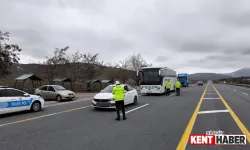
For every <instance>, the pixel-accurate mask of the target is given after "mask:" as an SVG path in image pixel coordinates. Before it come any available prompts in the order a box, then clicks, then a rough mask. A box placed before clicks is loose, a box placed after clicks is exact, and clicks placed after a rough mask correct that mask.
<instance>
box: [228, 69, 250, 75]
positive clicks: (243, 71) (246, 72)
mask: <svg viewBox="0 0 250 150" xmlns="http://www.w3.org/2000/svg"><path fill="white" fill-rule="evenodd" d="M225 75H229V76H232V77H249V76H250V68H242V69H240V70H237V71H234V72H231V73H226V74H225Z"/></svg>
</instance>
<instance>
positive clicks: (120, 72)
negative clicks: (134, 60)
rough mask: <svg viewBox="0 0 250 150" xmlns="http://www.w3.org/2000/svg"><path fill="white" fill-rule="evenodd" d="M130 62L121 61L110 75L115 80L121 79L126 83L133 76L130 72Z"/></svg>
mask: <svg viewBox="0 0 250 150" xmlns="http://www.w3.org/2000/svg"><path fill="white" fill-rule="evenodd" d="M128 68H129V62H128V61H127V60H123V61H119V63H117V64H116V65H115V66H114V67H113V72H111V73H112V74H110V76H111V77H113V79H119V80H120V81H121V82H122V83H126V81H127V80H128V79H130V78H131V77H132V76H131V75H132V74H131V71H130V70H128Z"/></svg>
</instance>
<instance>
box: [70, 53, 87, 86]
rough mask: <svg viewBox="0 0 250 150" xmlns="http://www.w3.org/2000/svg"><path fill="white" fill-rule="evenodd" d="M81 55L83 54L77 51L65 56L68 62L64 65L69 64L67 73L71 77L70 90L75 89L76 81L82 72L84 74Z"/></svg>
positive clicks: (81, 75) (81, 76)
mask: <svg viewBox="0 0 250 150" xmlns="http://www.w3.org/2000/svg"><path fill="white" fill-rule="evenodd" d="M83 56H84V55H83V54H81V53H80V52H79V51H77V52H75V53H74V54H73V55H72V56H70V57H69V56H68V57H67V59H68V61H69V64H68V65H66V66H69V67H68V74H69V77H70V78H71V79H72V87H71V89H72V90H74V89H75V83H76V81H78V80H80V79H81V78H83V74H84V72H83V71H84V68H83Z"/></svg>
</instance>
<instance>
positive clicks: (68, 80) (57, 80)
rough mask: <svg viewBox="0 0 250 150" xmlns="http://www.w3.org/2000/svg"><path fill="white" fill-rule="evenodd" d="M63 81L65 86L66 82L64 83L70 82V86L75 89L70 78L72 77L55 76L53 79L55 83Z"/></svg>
mask: <svg viewBox="0 0 250 150" xmlns="http://www.w3.org/2000/svg"><path fill="white" fill-rule="evenodd" d="M58 82H59V83H61V84H62V86H65V84H64V83H70V85H69V87H70V89H71V90H72V89H73V86H72V82H73V81H72V80H71V79H70V78H55V79H54V80H53V83H54V84H55V83H58Z"/></svg>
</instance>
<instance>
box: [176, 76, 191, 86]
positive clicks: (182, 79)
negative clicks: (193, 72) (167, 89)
mask: <svg viewBox="0 0 250 150" xmlns="http://www.w3.org/2000/svg"><path fill="white" fill-rule="evenodd" d="M177 78H178V79H179V81H180V82H181V84H182V86H183V87H188V84H189V77H188V74H187V73H179V74H178V75H177Z"/></svg>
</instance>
